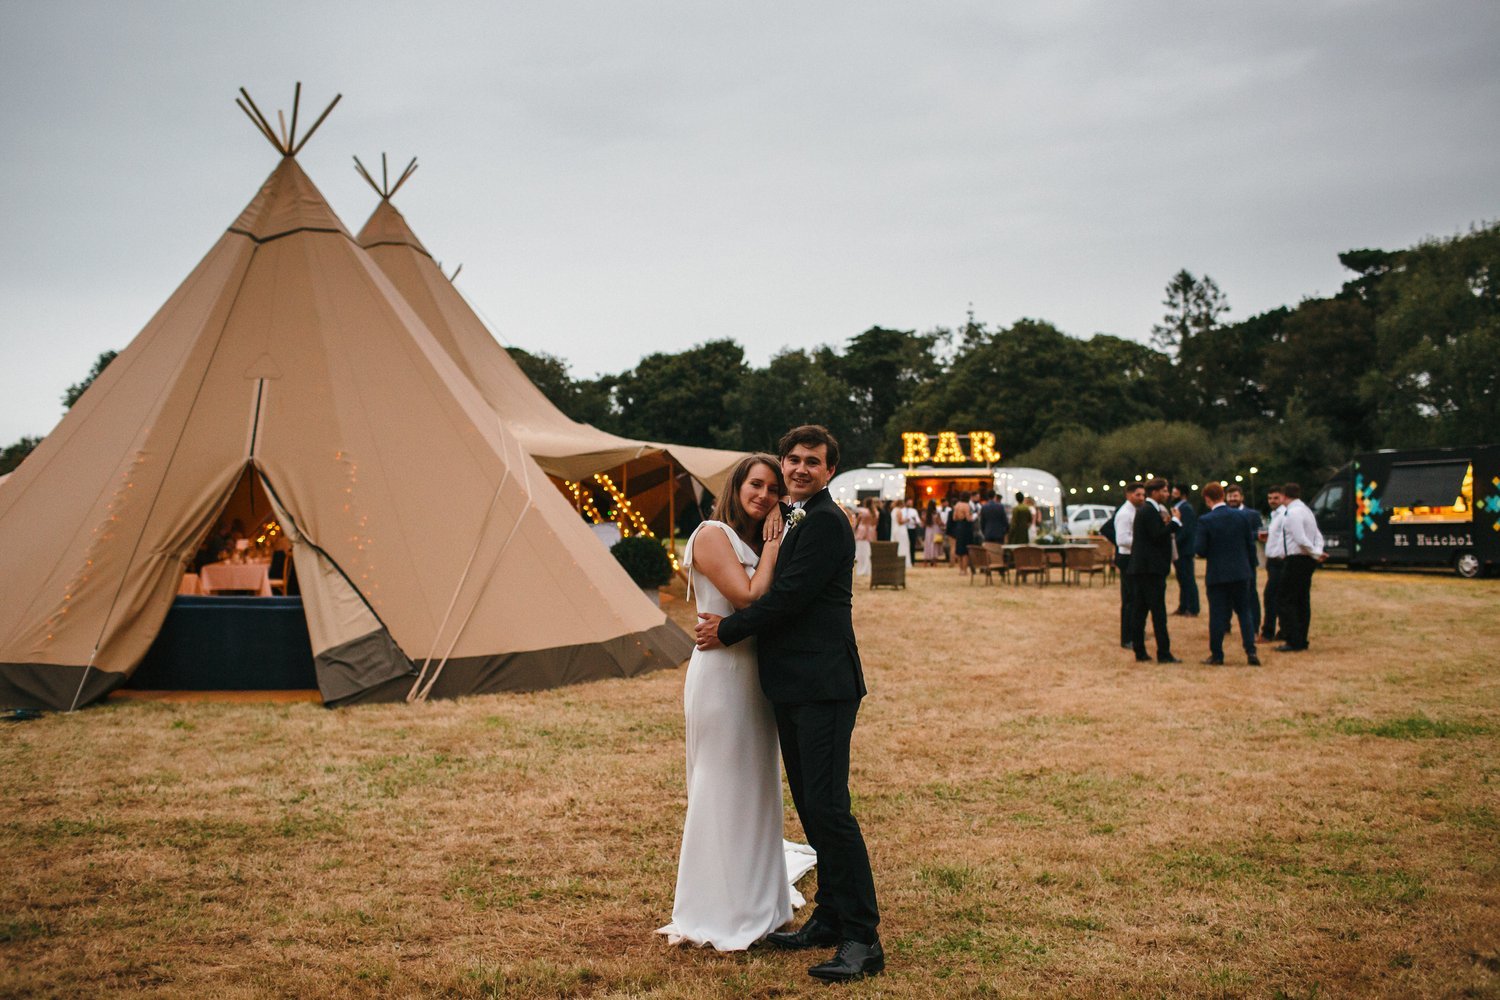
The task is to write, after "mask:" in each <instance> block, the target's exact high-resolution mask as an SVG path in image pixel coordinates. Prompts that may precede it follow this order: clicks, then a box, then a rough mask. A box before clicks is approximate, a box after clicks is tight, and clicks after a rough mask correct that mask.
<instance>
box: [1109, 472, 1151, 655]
mask: <svg viewBox="0 0 1500 1000" xmlns="http://www.w3.org/2000/svg"><path fill="white" fill-rule="evenodd" d="M1145 502H1146V487H1145V486H1143V485H1142V484H1141V483H1131V484H1130V485H1129V486H1127V487H1126V488H1125V502H1124V503H1122V504H1120V509H1119V510H1117V511H1115V519H1114V527H1115V537H1114V538H1113V539H1111V541H1113V542H1114V543H1115V568H1116V569H1118V570H1119V571H1120V647H1121V648H1122V649H1130V648H1131V647H1132V642H1131V636H1133V635H1134V634H1135V626H1134V624H1133V622H1134V615H1135V596H1134V595H1135V578H1134V577H1132V576H1131V575H1130V573H1129V572H1128V571H1129V569H1130V545H1131V539H1132V538H1133V537H1134V536H1133V532H1132V528H1133V526H1134V524H1135V514H1136V511H1138V510H1139V509H1140V507H1141V504H1143V503H1145Z"/></svg>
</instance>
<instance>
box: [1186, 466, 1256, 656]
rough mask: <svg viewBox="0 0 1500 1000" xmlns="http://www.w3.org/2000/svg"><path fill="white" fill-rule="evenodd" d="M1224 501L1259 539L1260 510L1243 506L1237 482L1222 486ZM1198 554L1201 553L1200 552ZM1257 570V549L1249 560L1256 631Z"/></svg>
mask: <svg viewBox="0 0 1500 1000" xmlns="http://www.w3.org/2000/svg"><path fill="white" fill-rule="evenodd" d="M1224 502H1225V503H1226V504H1228V505H1229V507H1230V509H1232V510H1236V511H1239V513H1240V516H1241V517H1243V518H1244V519H1245V521H1246V523H1247V524H1249V525H1250V532H1251V534H1252V535H1254V536H1255V537H1256V538H1257V539H1259V538H1260V511H1258V510H1256V509H1255V508H1253V507H1246V506H1245V491H1244V490H1243V489H1242V488H1241V487H1240V484H1239V483H1230V484H1229V485H1228V486H1226V487H1224ZM1199 554H1200V555H1201V554H1202V553H1199ZM1259 570H1260V553H1259V552H1258V551H1257V552H1256V554H1255V558H1253V559H1251V560H1250V610H1251V612H1252V620H1253V621H1254V622H1255V631H1256V632H1259V631H1260V619H1261V611H1260V581H1259V580H1258V579H1257V577H1258V576H1259V575H1260V574H1259Z"/></svg>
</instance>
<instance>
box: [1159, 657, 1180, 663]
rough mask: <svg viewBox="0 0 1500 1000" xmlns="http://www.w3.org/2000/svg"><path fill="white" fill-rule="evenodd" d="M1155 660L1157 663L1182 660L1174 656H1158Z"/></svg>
mask: <svg viewBox="0 0 1500 1000" xmlns="http://www.w3.org/2000/svg"><path fill="white" fill-rule="evenodd" d="M1156 662H1157V663H1181V662H1182V661H1181V660H1179V659H1178V658H1177V657H1175V656H1158V657H1157V658H1156Z"/></svg>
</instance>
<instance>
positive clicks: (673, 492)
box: [667, 455, 677, 562]
mask: <svg viewBox="0 0 1500 1000" xmlns="http://www.w3.org/2000/svg"><path fill="white" fill-rule="evenodd" d="M667 550H668V551H670V552H671V553H672V561H673V562H676V561H677V471H676V470H675V469H673V468H672V456H671V455H668V456H667Z"/></svg>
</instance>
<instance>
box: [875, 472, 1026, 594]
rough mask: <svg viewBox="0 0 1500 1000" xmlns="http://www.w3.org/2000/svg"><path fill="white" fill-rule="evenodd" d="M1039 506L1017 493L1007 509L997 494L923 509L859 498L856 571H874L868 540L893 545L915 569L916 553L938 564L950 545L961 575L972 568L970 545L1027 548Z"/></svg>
mask: <svg viewBox="0 0 1500 1000" xmlns="http://www.w3.org/2000/svg"><path fill="white" fill-rule="evenodd" d="M1036 509H1037V507H1036V502H1035V501H1034V500H1031V499H1030V498H1028V497H1027V496H1026V495H1025V494H1023V493H1020V492H1017V493H1016V497H1015V506H1013V507H1011V508H1010V509H1009V510H1007V509H1006V507H1005V504H1003V503H1001V502H1000V496H999V494H998V493H996V492H995V491H994V490H976V491H974V492H972V493H959V494H949V495H948V496H946V497H944V498H943V500H942V502H941V503H939V502H938V500H937V499H936V498H933V499H930V500H928V501H927V504H926V506H925V507H922V508H921V509H920V510H919V509H918V508H917V506H916V505H915V504H913V503H911V502H910V501H898V500H877V499H875V498H874V497H869V498H867V499H865V500H861V501H860V503H859V506H858V507H857V508H855V510H854V512H853V515H852V516H853V520H854V544H855V556H854V573H855V575H856V576H866V575H868V574H869V572H870V542H872V541H881V542H886V541H894V542H895V543H896V545H897V549H896V551H897V553H898V554H899V555H901V556H902V557H903V558H904V559H905V560H906V565H907V566H911V565H913V563H914V561H915V559H916V553H917V552H919V551H920V552H921V553H922V562H923V563H924V564H925V565H927V566H936V565H937V564H938V562H939V561H941V560H942V559H943V558H944V555H945V550H946V548H947V546H948V544H949V542H950V541H951V542H952V545H953V549H952V556H953V565H954V567H955V568H957V569H958V571H959V572H960V573H966V572H968V569H969V547H970V546H971V545H978V544H981V543H983V542H996V543H998V544H1002V545H1004V544H1012V545H1024V544H1026V543H1027V542H1029V541H1031V537H1032V533H1033V529H1034V528H1035V527H1036V525H1037V523H1038V518H1037V516H1036Z"/></svg>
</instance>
